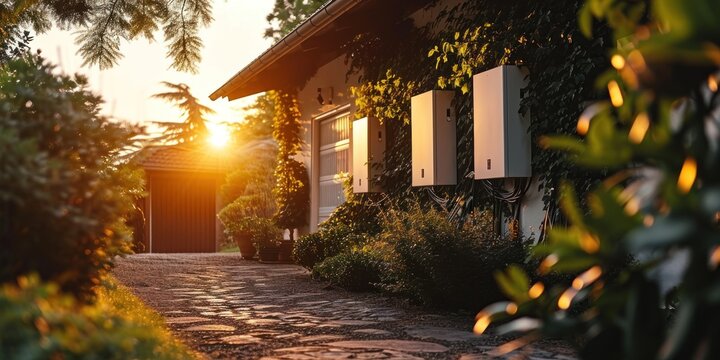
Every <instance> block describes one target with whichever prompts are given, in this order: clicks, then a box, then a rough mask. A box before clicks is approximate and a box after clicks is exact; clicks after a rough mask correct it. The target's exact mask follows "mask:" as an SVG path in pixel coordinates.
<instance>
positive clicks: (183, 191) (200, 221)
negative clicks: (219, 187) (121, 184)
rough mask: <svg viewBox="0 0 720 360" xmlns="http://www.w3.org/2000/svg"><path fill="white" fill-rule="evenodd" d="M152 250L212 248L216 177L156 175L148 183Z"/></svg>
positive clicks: (191, 250) (168, 250)
mask: <svg viewBox="0 0 720 360" xmlns="http://www.w3.org/2000/svg"><path fill="white" fill-rule="evenodd" d="M150 197H151V203H152V209H151V212H152V213H151V218H150V222H151V225H150V231H151V232H152V236H151V238H150V241H151V252H155V253H193V252H214V251H215V221H216V220H215V179H214V178H212V177H203V176H199V175H182V174H172V175H158V176H154V177H152V184H151V195H150Z"/></svg>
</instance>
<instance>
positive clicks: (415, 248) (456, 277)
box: [378, 205, 525, 309]
mask: <svg viewBox="0 0 720 360" xmlns="http://www.w3.org/2000/svg"><path fill="white" fill-rule="evenodd" d="M479 220H481V221H478V222H475V223H470V224H469V225H467V226H465V227H464V228H462V229H459V228H458V227H456V225H455V224H453V223H451V222H450V221H449V220H448V219H447V216H446V214H445V213H442V212H440V211H438V210H435V209H429V210H426V209H421V208H420V206H419V205H415V206H412V207H411V208H410V210H409V211H398V210H390V211H388V212H386V214H385V217H384V220H383V222H382V226H383V232H382V233H381V234H380V235H379V236H378V241H379V242H381V243H386V244H387V245H386V246H385V247H384V248H385V252H386V253H385V257H386V259H387V261H388V263H389V272H388V273H387V274H386V275H385V276H384V277H383V283H384V287H385V288H386V289H388V290H391V291H395V292H399V293H402V294H404V295H406V296H409V297H410V298H411V299H413V300H416V301H418V302H420V303H422V304H424V305H428V306H435V307H442V308H466V309H476V308H477V307H482V306H484V305H485V304H489V303H491V302H493V301H497V300H498V299H501V298H502V296H501V293H500V291H499V290H498V288H497V285H496V284H495V280H494V277H493V273H494V272H495V271H497V270H499V269H503V268H505V267H506V266H507V265H509V264H512V263H522V262H523V261H524V259H525V251H524V248H523V244H522V242H520V241H517V240H510V239H508V238H505V237H501V236H497V235H495V234H494V232H493V231H489V229H491V228H492V227H491V226H492V225H491V223H492V217H491V216H485V217H484V218H480V219H479Z"/></svg>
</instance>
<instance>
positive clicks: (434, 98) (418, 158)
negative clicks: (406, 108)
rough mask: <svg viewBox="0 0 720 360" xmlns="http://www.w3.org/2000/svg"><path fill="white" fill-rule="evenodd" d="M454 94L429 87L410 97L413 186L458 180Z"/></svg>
mask: <svg viewBox="0 0 720 360" xmlns="http://www.w3.org/2000/svg"><path fill="white" fill-rule="evenodd" d="M454 96H455V92H454V91H448V90H444V91H443V90H431V91H428V92H425V93H422V94H420V95H417V96H413V98H412V100H411V104H410V105H411V118H412V121H411V124H410V125H411V136H412V186H435V185H455V184H456V183H457V155H456V153H457V142H456V117H455V109H454V108H453V106H452V101H453V97H454Z"/></svg>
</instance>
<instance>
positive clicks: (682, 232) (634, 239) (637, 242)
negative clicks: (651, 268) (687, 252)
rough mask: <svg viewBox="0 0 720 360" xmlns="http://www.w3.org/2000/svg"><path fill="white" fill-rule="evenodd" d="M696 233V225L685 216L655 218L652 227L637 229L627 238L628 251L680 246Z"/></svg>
mask: <svg viewBox="0 0 720 360" xmlns="http://www.w3.org/2000/svg"><path fill="white" fill-rule="evenodd" d="M695 233H696V223H695V221H693V219H692V218H689V217H686V216H672V215H670V216H662V217H657V218H655V221H654V223H653V225H652V226H650V227H647V228H644V227H641V228H637V229H635V230H633V231H632V232H630V233H629V234H628V236H627V239H626V241H627V246H628V247H629V249H630V251H633V252H637V251H641V250H646V249H659V248H665V247H669V246H675V245H680V244H681V243H682V242H685V241H688V240H690V238H691V237H692V236H693V235H694V234H695Z"/></svg>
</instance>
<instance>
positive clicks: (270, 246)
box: [248, 217, 282, 261]
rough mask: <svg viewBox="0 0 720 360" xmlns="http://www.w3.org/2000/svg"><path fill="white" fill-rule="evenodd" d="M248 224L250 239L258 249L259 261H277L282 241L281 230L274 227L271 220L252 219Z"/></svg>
mask: <svg viewBox="0 0 720 360" xmlns="http://www.w3.org/2000/svg"><path fill="white" fill-rule="evenodd" d="M248 221H249V223H250V227H251V230H250V233H251V235H250V237H251V239H252V242H253V244H254V245H255V247H256V248H257V249H258V255H259V256H260V261H277V260H278V254H279V252H280V242H281V240H282V230H280V228H278V227H277V225H275V222H273V221H272V219H268V218H260V217H252V218H250V219H249V220H248Z"/></svg>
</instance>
